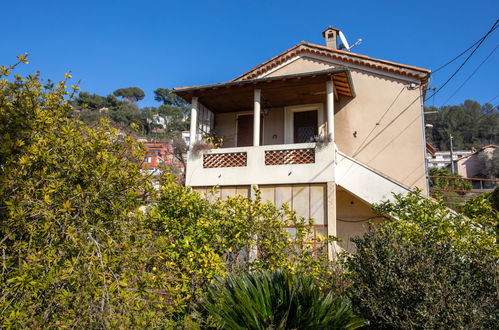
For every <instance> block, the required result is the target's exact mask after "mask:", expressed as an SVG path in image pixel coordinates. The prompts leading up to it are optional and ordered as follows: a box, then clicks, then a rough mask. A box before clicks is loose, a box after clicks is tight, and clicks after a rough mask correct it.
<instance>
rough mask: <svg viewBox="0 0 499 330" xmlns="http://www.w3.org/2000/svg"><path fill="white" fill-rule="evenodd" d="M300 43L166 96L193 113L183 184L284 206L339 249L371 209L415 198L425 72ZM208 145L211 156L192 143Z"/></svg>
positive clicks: (330, 38)
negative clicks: (212, 140)
mask: <svg viewBox="0 0 499 330" xmlns="http://www.w3.org/2000/svg"><path fill="white" fill-rule="evenodd" d="M338 33H339V30H337V29H334V28H331V27H329V28H328V29H327V30H325V31H324V32H323V36H324V38H325V44H326V45H327V46H321V45H314V44H310V43H306V42H302V43H300V44H298V45H296V46H294V47H292V48H290V49H288V50H287V51H285V52H283V53H281V54H279V55H277V56H275V57H273V58H272V59H270V60H268V61H266V62H264V63H262V64H260V65H258V66H256V67H255V68H252V69H251V70H249V71H247V72H246V73H244V74H242V75H240V76H238V77H236V78H234V79H233V80H231V81H229V82H226V83H221V84H215V85H208V86H194V87H180V88H175V89H174V92H175V93H176V94H177V95H179V96H181V97H182V98H184V99H185V100H186V101H188V102H190V103H191V104H192V112H191V131H190V143H191V151H190V153H189V156H188V162H187V168H186V184H187V185H188V186H191V187H192V188H193V189H194V190H196V191H200V192H206V191H207V189H209V188H210V187H213V186H219V187H220V194H221V197H224V196H231V195H234V194H243V195H245V196H251V195H252V192H251V191H252V190H251V187H252V186H257V187H258V188H259V189H260V191H261V195H262V198H263V199H264V200H268V201H271V202H272V203H275V204H276V205H280V204H282V203H288V204H289V205H290V207H292V208H293V209H294V210H296V212H297V213H298V214H299V215H303V216H305V217H309V218H313V219H314V223H315V225H314V228H315V231H316V232H317V234H322V235H335V236H337V237H339V238H340V239H341V240H342V241H341V242H340V243H339V247H340V248H343V249H351V243H350V238H351V237H352V236H355V235H359V234H362V233H363V232H364V231H366V230H367V229H368V226H369V220H375V219H376V216H375V214H373V212H372V211H371V208H370V206H371V204H373V203H378V202H381V201H384V200H389V199H392V198H393V194H394V193H401V194H405V193H407V192H408V191H410V190H411V189H414V188H419V189H421V190H422V191H423V193H425V194H426V192H427V186H426V165H425V139H424V123H423V112H422V110H423V100H424V93H425V90H426V87H427V83H428V79H429V76H430V71H429V70H426V69H421V68H417V67H413V66H408V65H402V64H398V63H393V62H389V61H385V60H379V59H374V58H371V57H368V56H364V55H360V54H355V53H352V52H350V51H346V50H340V49H338V44H337V42H336V39H337V36H338ZM204 136H216V137H218V138H220V139H221V140H222V141H223V143H221V144H220V145H219V147H218V148H215V149H209V150H201V149H200V148H198V144H199V142H198V141H201V140H202V139H203V137H204Z"/></svg>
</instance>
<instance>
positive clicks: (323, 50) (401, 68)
mask: <svg viewBox="0 0 499 330" xmlns="http://www.w3.org/2000/svg"><path fill="white" fill-rule="evenodd" d="M302 53H310V54H316V55H321V56H325V57H329V58H333V59H337V60H339V61H344V62H347V63H351V64H358V65H364V66H366V67H369V68H373V69H377V70H381V71H386V72H390V73H396V74H401V75H405V76H409V77H411V78H418V79H420V80H421V81H422V82H423V83H425V82H426V81H427V80H428V77H429V75H430V73H431V71H430V70H428V69H423V68H418V67H415V66H411V65H405V64H400V63H395V62H391V61H386V60H380V59H376V58H372V57H369V56H366V55H361V54H356V53H352V52H349V51H344V50H339V49H333V48H329V47H325V46H321V45H315V44H311V43H308V42H304V41H302V42H301V43H299V44H298V45H296V46H294V47H292V48H290V49H288V50H286V51H285V52H283V53H281V54H279V55H277V56H275V57H273V58H271V59H270V60H268V61H266V62H263V63H262V64H260V65H257V66H256V67H254V68H252V69H251V70H249V71H247V72H245V73H243V74H242V75H240V76H239V77H237V78H235V79H233V80H232V81H236V80H246V79H254V78H256V77H258V76H260V75H261V74H263V73H265V72H267V71H269V70H271V69H273V68H275V67H277V66H278V65H280V64H282V63H284V62H286V61H287V60H289V59H291V58H293V57H294V56H296V55H298V54H302Z"/></svg>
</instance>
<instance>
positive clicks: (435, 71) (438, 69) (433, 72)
mask: <svg viewBox="0 0 499 330" xmlns="http://www.w3.org/2000/svg"><path fill="white" fill-rule="evenodd" d="M495 29H497V25H496V26H495V27H494V28H493V30H492V31H494V30H495ZM483 38H484V37H481V38H480V39H478V40H477V41H475V43H474V44H473V45H471V46H469V47H468V48H466V49H465V50H464V51H463V52H462V53H461V54H459V55H457V56H456V57H454V58H453V59H452V60H450V61H449V62H447V63H445V64H444V65H442V66H440V67H438V68H437V69H435V70H433V71H432V74H435V73H437V72H438V71H440V70H442V69H443V68H445V67H446V66H447V65H449V64H451V63H453V62H454V61H455V60H457V59H458V58H460V57H461V56H463V55H464V54H466V53H467V52H468V50H470V49H471V48H473V47H475V46H476V45H477V44H478V43H479V42H480V41H482V40H483Z"/></svg>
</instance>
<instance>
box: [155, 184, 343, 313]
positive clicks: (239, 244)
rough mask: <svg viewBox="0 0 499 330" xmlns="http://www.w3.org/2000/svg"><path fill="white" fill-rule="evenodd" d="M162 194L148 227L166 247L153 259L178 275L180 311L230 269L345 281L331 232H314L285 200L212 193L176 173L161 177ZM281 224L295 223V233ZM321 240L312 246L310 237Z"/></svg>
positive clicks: (336, 284) (339, 284) (332, 283)
mask: <svg viewBox="0 0 499 330" xmlns="http://www.w3.org/2000/svg"><path fill="white" fill-rule="evenodd" d="M162 184H163V188H162V191H161V197H160V199H159V201H158V202H157V203H156V205H155V206H154V207H153V208H152V209H151V212H150V213H149V215H150V217H151V219H152V220H151V222H150V228H151V230H152V231H153V232H154V233H155V235H156V236H157V237H158V238H157V239H158V240H162V241H163V243H162V246H163V248H162V250H161V253H160V254H159V255H158V257H157V258H154V259H153V260H152V261H151V262H152V265H153V266H154V267H155V268H156V269H157V272H158V276H161V274H162V273H165V272H166V273H169V274H172V273H173V274H174V277H176V278H177V279H178V280H177V281H176V282H175V283H174V285H175V286H176V287H177V292H178V293H177V295H176V298H175V302H174V303H175V306H176V311H177V312H178V313H182V312H185V313H189V311H190V310H191V307H192V306H193V305H194V304H196V303H197V301H198V298H199V297H200V296H202V295H203V293H204V290H205V288H206V285H208V284H209V283H211V282H212V281H213V280H214V279H215V278H216V277H224V276H226V275H228V274H229V273H234V274H238V273H244V272H247V271H250V270H251V271H255V270H273V269H287V270H290V271H291V272H307V273H308V274H310V275H312V276H313V277H314V279H316V284H317V285H319V286H321V287H322V286H326V285H327V286H328V287H329V288H332V287H333V288H335V290H337V291H338V292H340V291H342V290H343V288H344V287H345V286H346V284H345V283H344V280H343V278H342V275H341V274H342V273H341V270H340V269H339V268H338V266H337V264H336V263H334V262H331V261H329V260H328V256H327V249H326V248H327V244H328V242H329V240H328V239H327V238H325V237H324V238H314V237H312V235H311V229H312V228H311V227H310V226H308V224H309V221H308V220H305V219H303V218H299V217H297V216H296V214H295V213H294V212H292V211H291V210H289V208H288V207H287V206H286V205H284V206H283V207H280V208H277V207H276V206H275V205H273V204H271V203H263V202H262V201H261V198H260V193H259V191H258V190H256V191H255V198H254V199H250V198H246V197H243V196H235V197H229V198H227V199H225V200H221V199H213V200H211V201H210V200H209V199H208V198H207V197H205V196H202V195H200V194H198V193H193V192H192V191H191V190H190V188H187V187H182V186H179V185H178V184H176V183H175V180H174V178H173V177H172V176H167V177H165V178H164V181H163V183H162ZM283 224H287V225H292V226H294V227H295V228H296V235H295V237H293V238H292V237H291V236H290V234H289V233H288V232H287V231H286V230H285V229H284V228H283ZM314 241H315V242H318V243H319V244H322V245H323V246H322V248H319V249H318V251H315V252H314V251H313V250H312V249H311V247H310V242H314Z"/></svg>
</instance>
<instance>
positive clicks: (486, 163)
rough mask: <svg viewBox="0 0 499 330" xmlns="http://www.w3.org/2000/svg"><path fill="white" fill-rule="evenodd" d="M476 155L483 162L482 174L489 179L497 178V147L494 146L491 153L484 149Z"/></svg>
mask: <svg viewBox="0 0 499 330" xmlns="http://www.w3.org/2000/svg"><path fill="white" fill-rule="evenodd" d="M478 157H479V159H480V161H481V162H482V163H483V167H484V173H483V175H484V176H485V177H487V178H490V179H497V178H499V148H495V149H494V151H492V153H491V154H488V153H487V152H486V151H485V150H484V151H482V153H481V154H480V155H479V156H478Z"/></svg>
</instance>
